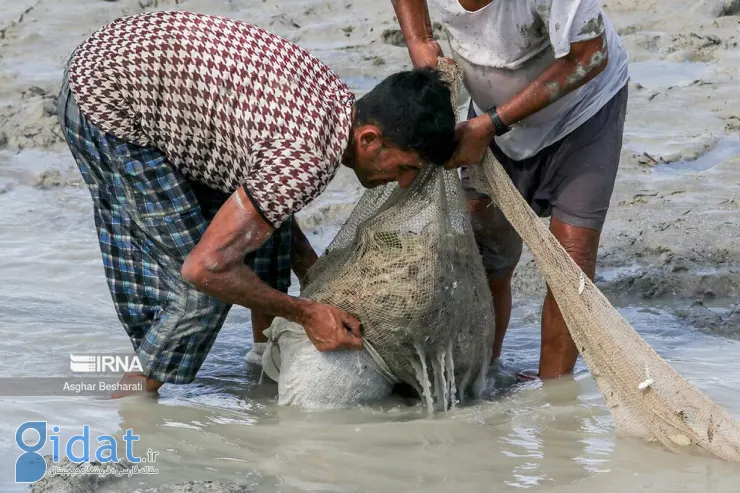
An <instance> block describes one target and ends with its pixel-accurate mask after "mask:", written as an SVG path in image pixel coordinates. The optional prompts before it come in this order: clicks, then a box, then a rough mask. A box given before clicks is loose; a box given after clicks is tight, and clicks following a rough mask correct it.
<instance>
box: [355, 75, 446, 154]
mask: <svg viewBox="0 0 740 493" xmlns="http://www.w3.org/2000/svg"><path fill="white" fill-rule="evenodd" d="M355 106H356V108H357V113H356V117H355V124H356V125H376V126H377V127H378V128H379V129H380V130H381V131H382V132H383V138H384V139H385V140H386V141H387V142H388V143H389V144H391V145H393V146H395V147H398V148H399V149H401V150H403V151H415V152H417V153H418V154H419V156H420V157H421V158H422V159H423V160H424V161H427V162H432V163H435V164H444V163H445V162H446V161H448V160H449V159H450V158H451V157H452V154H453V153H454V152H455V148H456V142H455V113H454V110H453V108H452V103H451V101H450V89H449V87H448V86H447V84H446V83H445V82H444V81H443V80H442V79H441V78H440V76H439V72H437V71H436V70H432V69H429V68H420V69H414V70H409V71H404V72H398V73H395V74H393V75H391V76H389V77H387V78H386V79H384V80H383V81H382V82H381V83H380V84H378V85H377V86H375V88H373V90H372V91H370V92H368V93H367V94H365V95H364V96H363V97H362V98H360V99H359V100H358V101H357V103H356V105H355Z"/></svg>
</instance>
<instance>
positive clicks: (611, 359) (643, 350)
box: [439, 58, 740, 462]
mask: <svg viewBox="0 0 740 493" xmlns="http://www.w3.org/2000/svg"><path fill="white" fill-rule="evenodd" d="M439 70H440V71H442V72H444V73H446V74H447V76H446V78H447V79H448V80H454V81H455V82H454V83H455V84H461V83H462V75H461V73H460V71H459V69H458V68H457V67H456V66H455V65H454V64H451V63H449V62H447V61H446V60H444V59H441V58H440V59H439ZM457 103H458V101H457V100H453V104H454V105H455V106H457ZM469 174H470V177H471V180H472V181H473V183H474V184H475V187H476V189H477V190H479V191H480V192H483V193H486V194H487V195H489V196H490V197H491V198H492V200H493V202H494V203H495V204H496V206H498V207H499V208H500V209H501V211H502V212H503V214H504V215H505V216H506V218H507V219H508V221H509V222H510V223H511V224H512V226H513V227H514V229H516V231H517V232H518V233H519V235H520V236H521V237H522V240H523V241H524V243H525V244H526V245H527V247H528V248H529V250H530V251H531V252H532V255H533V256H534V259H535V262H536V264H537V267H538V269H539V270H540V272H541V273H542V275H543V277H544V278H545V281H546V282H547V284H548V286H549V287H550V289H551V290H552V292H553V295H554V297H555V300H556V301H557V303H558V307H559V308H560V311H561V312H562V315H563V317H564V319H565V322H566V324H567V326H568V330H569V332H570V334H571V337H572V338H573V341H574V342H575V343H576V346H577V347H578V350H579V352H580V354H581V355H582V356H583V359H584V360H585V362H586V364H587V365H588V368H589V370H590V372H591V375H592V376H593V378H594V379H595V381H596V384H597V386H598V388H599V390H600V391H601V393H602V395H603V397H604V399H605V401H606V404H607V406H608V407H609V410H610V411H611V413H612V416H613V417H614V421H615V423H616V425H617V429H618V431H619V432H620V433H621V434H622V435H624V436H630V437H635V438H640V439H644V440H647V441H657V442H660V443H662V444H663V445H664V446H666V447H667V448H668V449H670V450H672V451H674V452H690V451H693V452H698V453H702V454H706V455H711V456H715V457H718V458H720V459H725V460H729V461H735V462H740V422H738V420H737V419H736V418H735V417H733V416H732V415H730V414H729V413H728V412H727V411H726V410H725V409H723V408H722V407H720V406H718V405H717V404H716V403H714V402H713V401H712V400H710V399H709V398H708V397H707V396H706V395H705V394H704V393H702V392H701V391H700V390H699V389H698V388H697V387H695V386H694V385H692V384H691V383H689V382H688V381H687V380H685V379H684V378H683V377H681V375H679V374H678V373H677V372H676V371H675V370H674V369H673V368H672V367H671V366H670V365H669V364H668V363H667V362H666V361H665V360H663V359H662V358H661V357H660V356H659V355H658V354H657V353H656V352H655V351H654V350H653V349H652V348H651V347H650V345H649V344H647V343H646V342H645V341H644V340H643V339H642V337H640V335H639V334H638V333H637V332H636V331H635V330H634V329H633V328H632V326H631V325H630V324H629V323H628V322H627V321H626V320H625V319H624V318H623V317H622V316H621V315H620V313H619V312H618V311H617V310H616V309H615V308H614V307H613V306H612V305H611V303H609V301H608V300H607V299H606V297H605V296H604V295H603V294H602V293H601V291H600V290H599V289H598V288H597V287H596V286H595V285H594V284H593V282H591V280H590V279H588V278H587V277H586V276H585V275H584V273H583V271H582V270H581V269H580V267H578V265H577V264H576V263H575V262H574V261H573V260H572V259H571V258H570V256H569V255H568V253H567V252H566V251H565V249H564V248H563V247H562V246H561V245H560V243H559V242H558V241H557V240H556V239H555V237H554V236H553V235H552V233H550V231H549V230H548V229H547V227H545V225H544V224H543V223H542V222H541V221H540V220H539V218H538V217H537V216H536V214H535V213H534V211H533V210H532V209H531V208H530V207H529V205H528V204H527V203H526V201H525V200H524V198H523V197H522V196H521V194H519V192H518V191H517V190H516V188H515V187H514V185H513V183H512V181H511V179H510V178H509V176H508V175H507V174H506V171H505V170H504V168H503V167H502V166H501V164H499V163H498V161H496V159H495V157H494V156H493V154H492V153H491V151H490V150H488V151H487V152H486V154H485V156H484V158H483V161H482V163H480V164H479V165H477V166H471V167H469Z"/></svg>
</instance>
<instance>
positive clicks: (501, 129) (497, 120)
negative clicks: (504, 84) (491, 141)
mask: <svg viewBox="0 0 740 493" xmlns="http://www.w3.org/2000/svg"><path fill="white" fill-rule="evenodd" d="M486 113H488V116H489V117H491V121H492V122H493V127H494V128H495V129H496V135H503V134H505V133H506V132H508V131H509V130H511V127H509V126H507V125H506V124H505V123H504V122H502V121H501V117H499V116H498V112H497V111H496V107H495V106H494V107H493V108H491V109H490V110H488V111H486Z"/></svg>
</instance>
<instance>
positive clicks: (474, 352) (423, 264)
mask: <svg viewBox="0 0 740 493" xmlns="http://www.w3.org/2000/svg"><path fill="white" fill-rule="evenodd" d="M451 76H452V74H448V76H447V77H448V81H452V80H454V79H452V78H451ZM455 87H456V88H457V87H458V86H457V85H455ZM456 100H457V95H456V94H455V95H454V96H453V101H456ZM307 277H308V279H309V281H308V283H307V285H306V286H305V287H304V289H303V290H302V292H301V295H302V296H304V297H307V298H310V299H313V300H315V301H317V302H321V303H327V304H331V305H334V306H337V307H339V308H341V309H343V310H345V311H346V312H348V313H351V314H353V315H355V316H356V317H357V318H358V319H359V320H360V322H361V323H362V330H363V338H364V341H365V345H366V346H367V347H368V350H367V351H369V354H370V355H371V356H372V357H373V358H374V360H375V361H376V363H377V365H378V366H380V367H384V368H387V369H388V370H389V372H390V374H391V375H392V378H393V379H395V381H397V382H403V383H405V384H407V385H409V386H411V387H412V388H414V389H415V390H416V392H417V393H418V395H419V396H421V397H423V400H424V402H425V404H426V406H427V408H428V410H429V411H430V412H431V411H434V410H445V409H449V408H452V407H454V406H455V404H456V400H460V401H462V400H464V399H466V398H468V397H470V398H476V397H478V396H479V395H480V393H481V392H482V390H483V388H484V386H485V374H486V370H487V369H488V364H489V361H490V357H491V347H492V343H493V327H494V325H493V307H492V301H491V297H490V292H489V289H488V284H487V281H486V277H485V271H484V268H483V264H482V261H481V259H480V256H479V254H478V248H477V246H476V242H475V238H474V236H473V232H472V227H471V225H470V220H469V218H468V214H467V211H466V208H465V202H464V200H463V197H462V193H461V187H460V178H459V176H458V174H457V172H456V171H448V170H445V169H444V168H442V167H438V166H433V167H427V168H426V169H424V170H423V171H422V172H420V173H419V176H417V178H416V179H415V180H414V183H413V184H412V185H411V186H410V187H409V188H407V189H401V188H400V187H398V185H397V184H389V185H386V186H384V187H379V188H376V189H371V190H368V191H366V192H365V193H364V195H363V196H362V197H361V199H360V200H359V202H358V203H357V205H356V206H355V208H354V209H353V212H352V214H351V215H350V217H349V218H348V219H347V221H346V222H345V223H344V224H343V226H342V227H341V229H340V231H339V232H338V233H337V236H336V237H335V238H334V240H333V241H332V242H331V244H330V245H329V246H328V248H327V250H326V252H325V253H324V255H323V256H322V257H321V258H319V260H318V261H317V262H316V264H315V265H314V266H313V267H312V268H311V270H310V271H309V273H308V276H307ZM277 324H278V325H276V326H275V327H274V328H273V327H271V329H270V333H272V334H273V337H274V335H275V334H277V333H278V332H282V331H284V330H285V329H284V327H282V328H281V326H280V324H283V325H285V321H278V322H277ZM280 351H281V352H282V353H284V351H283V350H282V349H280ZM314 351H315V350H314ZM315 352H316V353H318V351H315ZM340 353H341V352H340ZM266 355H267V353H266ZM268 357H271V356H268ZM308 357H313V358H324V359H326V358H333V357H334V356H333V355H331V354H330V353H324V354H322V355H321V356H317V355H314V356H310V355H309V356H308ZM281 359H282V364H283V365H285V364H286V361H285V359H286V358H285V357H281ZM263 361H265V357H263ZM335 366H336V365H335ZM281 371H282V370H281ZM337 371H339V369H338V370H337ZM348 371H353V370H352V369H351V368H350V369H349V370H348ZM273 373H274V372H273ZM280 378H281V379H282V378H283V377H282V375H281V376H280ZM341 380H346V379H341ZM285 387H286V388H287V387H288V385H287V384H286V385H285ZM278 392H280V389H279V390H278ZM307 392H308V390H307ZM326 393H327V394H329V395H326V396H325V399H326V400H327V401H329V402H330V401H332V400H335V401H341V400H342V398H340V396H338V395H335V394H337V393H339V392H337V393H335V392H333V391H331V389H328V390H327V391H326ZM341 393H342V394H343V395H346V394H347V393H346V392H345V391H341ZM338 404H339V403H338Z"/></svg>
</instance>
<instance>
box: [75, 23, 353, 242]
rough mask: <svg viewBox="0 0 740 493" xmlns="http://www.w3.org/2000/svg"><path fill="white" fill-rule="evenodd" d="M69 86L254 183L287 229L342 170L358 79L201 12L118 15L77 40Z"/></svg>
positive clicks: (204, 165) (232, 178)
mask: <svg viewBox="0 0 740 493" xmlns="http://www.w3.org/2000/svg"><path fill="white" fill-rule="evenodd" d="M69 85H70V89H71V90H72V93H73V94H74V96H75V100H76V101H77V104H78V106H79V107H80V110H81V111H82V112H83V113H84V114H85V116H87V117H88V118H89V119H90V120H91V121H92V122H93V123H95V124H96V125H97V126H98V127H100V128H101V129H102V130H103V131H105V132H108V133H110V134H112V135H115V136H116V137H118V138H121V139H125V140H127V141H129V142H131V143H134V144H137V145H141V146H154V147H156V148H158V149H160V150H161V151H162V152H163V153H164V154H165V156H167V158H168V159H169V160H170V162H171V163H172V164H173V165H174V166H175V167H176V168H178V169H179V170H180V171H181V172H182V173H183V174H184V175H185V176H186V177H188V178H189V179H192V180H195V181H199V182H202V183H204V184H206V185H208V186H210V187H212V188H215V189H217V190H221V191H223V192H226V193H232V192H234V190H236V189H237V188H238V187H239V186H244V188H245V190H246V191H247V194H248V195H249V196H250V198H251V199H252V202H253V203H254V205H255V206H256V207H257V209H258V210H259V211H260V212H261V213H262V215H263V216H264V217H265V219H267V220H268V221H269V222H270V223H271V224H272V225H273V226H274V227H276V228H277V227H279V226H280V225H281V224H282V222H283V221H285V219H286V218H288V217H289V216H290V215H291V214H293V213H295V212H297V211H299V210H300V209H301V208H302V207H304V206H305V205H306V204H307V203H309V202H310V201H311V200H313V199H314V198H315V197H316V196H317V195H318V194H320V193H321V192H322V191H323V190H324V189H325V188H326V186H327V185H328V183H329V181H331V179H332V178H333V176H334V174H335V173H336V171H337V168H338V167H339V164H340V161H341V157H342V154H343V152H344V149H345V147H346V145H347V142H348V139H349V131H350V127H351V118H352V105H353V104H354V102H355V97H354V95H353V94H352V92H351V91H350V90H349V88H348V87H347V86H346V85H345V84H344V83H342V81H341V80H340V79H339V78H338V77H337V76H336V75H335V74H334V73H333V72H332V71H331V70H330V69H329V68H328V67H327V66H326V65H324V64H323V63H322V62H321V61H319V60H318V59H317V58H315V57H313V56H312V55H310V54H309V53H308V52H306V51H304V50H303V49H302V48H300V47H298V46H296V45H294V44H292V43H290V42H288V41H286V40H284V39H282V38H280V37H278V36H276V35H274V34H270V33H268V32H266V31H264V30H263V29H261V28H259V27H256V26H252V25H249V24H246V23H243V22H239V21H235V20H232V19H227V18H224V17H217V16H209V15H203V14H196V13H191V12H156V13H143V14H137V15H133V16H128V17H123V18H121V19H118V20H116V21H114V22H112V23H110V24H108V25H106V26H104V27H103V28H102V29H100V30H99V31H97V32H96V33H94V34H93V35H92V36H91V37H90V38H89V39H88V40H86V41H85V42H84V43H83V44H82V45H80V46H79V47H78V49H77V50H76V52H75V54H74V56H73V59H72V61H71V63H70V66H69Z"/></svg>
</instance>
